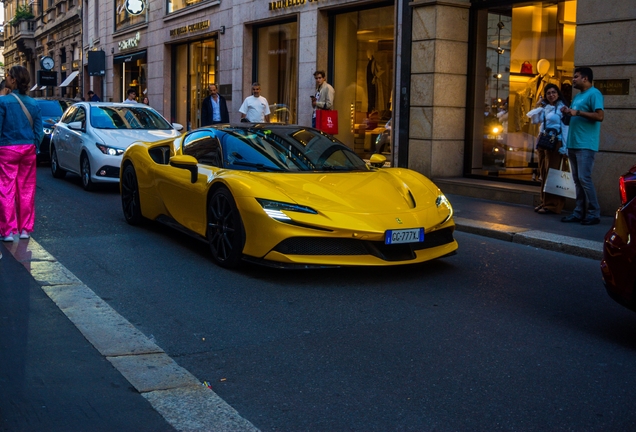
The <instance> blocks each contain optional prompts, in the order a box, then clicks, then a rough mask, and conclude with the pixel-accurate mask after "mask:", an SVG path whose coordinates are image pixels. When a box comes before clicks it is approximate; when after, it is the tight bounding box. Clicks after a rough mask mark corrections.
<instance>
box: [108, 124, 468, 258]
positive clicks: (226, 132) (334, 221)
mask: <svg viewBox="0 0 636 432" xmlns="http://www.w3.org/2000/svg"><path fill="white" fill-rule="evenodd" d="M385 160H386V159H385V158H384V156H382V155H373V157H372V159H371V163H370V164H369V165H367V164H366V163H365V162H364V161H363V160H362V159H360V158H359V157H358V156H357V155H356V154H355V153H354V152H353V151H351V149H349V148H348V147H347V146H345V145H344V144H342V143H340V142H339V141H337V140H336V139H335V138H333V137H332V136H330V135H326V134H324V133H322V132H320V131H318V130H316V129H312V128H306V127H302V126H296V125H273V124H241V125H223V126H215V127H206V128H201V129H197V130H194V131H191V132H189V133H188V134H185V135H182V136H180V137H178V138H175V139H171V140H164V141H158V142H152V143H136V144H133V145H131V146H130V147H128V149H127V150H126V152H125V153H124V156H123V160H122V165H121V171H120V172H121V178H120V180H121V183H120V184H121V199H122V207H123V211H124V216H125V218H126V221H127V222H128V223H130V224H132V225H135V224H138V223H140V222H142V221H143V220H145V219H151V220H157V221H160V222H164V223H166V224H168V225H170V226H173V227H178V228H180V229H183V230H185V231H186V232H188V233H189V234H192V235H194V236H197V237H199V238H203V239H207V241H208V242H209V244H210V248H211V249H212V257H213V258H214V261H215V262H216V263H217V264H219V265H221V266H223V267H235V266H237V265H238V264H240V263H241V261H242V260H247V261H251V262H255V263H259V264H265V265H271V266H275V267H286V268H309V267H325V266H389V265H400V264H411V263H418V262H423V261H428V260H431V259H434V258H439V257H443V256H446V255H450V254H453V253H455V250H456V249H457V242H456V241H455V240H454V238H453V231H454V229H455V223H454V222H453V210H452V207H451V205H450V203H449V202H448V200H447V199H446V197H445V196H444V194H442V192H441V191H440V190H439V189H438V188H437V186H435V185H434V184H433V183H432V182H431V181H430V180H428V179H427V178H426V177H424V176H423V175H421V174H419V173H417V172H415V171H411V170H408V169H404V168H378V167H376V165H377V166H382V165H384V162H385Z"/></svg>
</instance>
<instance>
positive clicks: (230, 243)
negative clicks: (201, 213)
mask: <svg viewBox="0 0 636 432" xmlns="http://www.w3.org/2000/svg"><path fill="white" fill-rule="evenodd" d="M207 238H208V242H209V243H210V249H211V250H212V259H213V260H214V261H215V262H216V263H217V264H218V265H220V266H221V267H225V268H235V267H238V266H239V264H240V263H241V258H242V257H243V247H244V246H245V230H244V229H243V222H242V221H241V215H240V213H239V210H238V207H236V202H235V201H234V198H233V197H232V193H231V192H230V191H229V190H228V189H226V188H224V187H220V188H218V189H217V190H215V191H214V192H213V193H212V196H211V197H210V200H209V202H208V229H207Z"/></svg>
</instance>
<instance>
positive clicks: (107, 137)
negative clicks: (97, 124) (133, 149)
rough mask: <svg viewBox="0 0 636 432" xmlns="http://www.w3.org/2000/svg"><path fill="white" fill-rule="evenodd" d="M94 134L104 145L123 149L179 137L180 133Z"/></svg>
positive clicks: (115, 131)
mask: <svg viewBox="0 0 636 432" xmlns="http://www.w3.org/2000/svg"><path fill="white" fill-rule="evenodd" d="M93 133H94V134H95V136H96V137H97V138H99V139H101V140H102V141H103V143H104V144H106V145H109V146H114V147H117V148H122V149H125V148H128V146H130V145H131V144H132V143H134V142H136V141H146V142H154V141H160V140H163V139H168V138H176V137H178V136H179V132H177V131H176V130H174V129H168V130H144V129H93Z"/></svg>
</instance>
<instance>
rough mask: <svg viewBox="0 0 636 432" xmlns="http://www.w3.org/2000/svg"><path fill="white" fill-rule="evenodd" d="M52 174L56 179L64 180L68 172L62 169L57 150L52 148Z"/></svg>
mask: <svg viewBox="0 0 636 432" xmlns="http://www.w3.org/2000/svg"><path fill="white" fill-rule="evenodd" d="M51 174H53V177H54V178H56V179H61V178H64V176H65V175H66V171H65V170H63V169H62V168H60V162H59V161H58V159H57V150H55V147H54V146H51Z"/></svg>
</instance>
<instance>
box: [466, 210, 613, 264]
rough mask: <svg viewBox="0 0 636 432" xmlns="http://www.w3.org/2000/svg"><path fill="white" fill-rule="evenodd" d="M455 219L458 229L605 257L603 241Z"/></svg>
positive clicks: (533, 245) (556, 249)
mask: <svg viewBox="0 0 636 432" xmlns="http://www.w3.org/2000/svg"><path fill="white" fill-rule="evenodd" d="M454 219H455V227H456V228H457V230H458V231H462V232H466V233H470V234H477V235H481V236H484V237H490V238H494V239H497V240H503V241H508V242H512V243H518V244H522V245H527V246H532V247H536V248H539V249H546V250H551V251H555V252H561V253H565V254H568V255H575V256H579V257H582V258H590V259H594V260H599V261H600V260H601V259H602V258H603V242H597V241H592V240H584V239H580V238H576V237H568V236H563V235H559V234H552V233H548V232H545V231H538V230H532V229H529V228H522V227H516V226H513V225H502V224H496V223H491V222H482V221H476V220H472V219H464V218H460V217H455V218H454Z"/></svg>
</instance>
